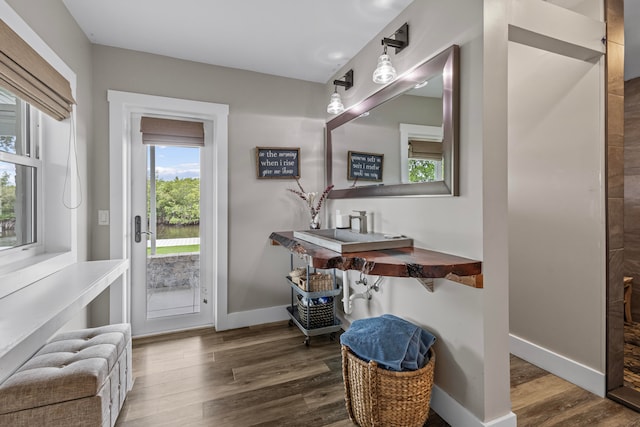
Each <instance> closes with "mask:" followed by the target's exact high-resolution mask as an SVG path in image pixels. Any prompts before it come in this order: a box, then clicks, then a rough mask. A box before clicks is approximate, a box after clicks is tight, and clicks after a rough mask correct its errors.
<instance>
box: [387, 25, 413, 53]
mask: <svg viewBox="0 0 640 427" xmlns="http://www.w3.org/2000/svg"><path fill="white" fill-rule="evenodd" d="M392 36H393V38H389V37H385V38H383V39H382V45H383V46H384V47H385V49H386V47H387V46H391V47H393V48H395V49H396V55H397V54H398V53H400V52H401V51H402V49H404V48H405V47H407V46H409V24H408V23H405V24H404V25H403V26H402V27H400V28H398V30H397V31H396V32H395V33H393V35H392Z"/></svg>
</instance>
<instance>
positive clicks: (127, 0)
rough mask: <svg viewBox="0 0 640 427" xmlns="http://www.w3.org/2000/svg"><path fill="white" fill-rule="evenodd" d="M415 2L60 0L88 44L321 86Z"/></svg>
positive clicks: (404, 0) (408, 0) (356, 0)
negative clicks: (86, 38)
mask: <svg viewBox="0 0 640 427" xmlns="http://www.w3.org/2000/svg"><path fill="white" fill-rule="evenodd" d="M412 1H413V0H268V1H266V0H135V1H131V0H109V1H105V0H63V2H64V4H65V5H66V7H67V9H68V10H69V12H70V13H71V15H73V17H74V19H75V20H76V21H77V22H78V25H80V28H82V30H83V31H84V32H85V34H86V35H87V37H88V38H89V40H91V42H92V43H96V44H101V45H107V46H114V47H119V48H124V49H131V50H136V51H141V52H149V53H154V54H158V55H165V56H170V57H174V58H180V59H185V60H190V61H196V62H203V63H207V64H214V65H220V66H224V67H231V68H239V69H243V70H250V71H257V72H260V73H266V74H273V75H277V76H283V77H289V78H294V79H300V80H306V81H312V82H319V83H326V82H327V81H328V80H329V79H330V78H331V77H332V76H333V75H334V74H335V72H336V71H338V70H339V69H340V68H341V67H342V66H343V65H344V64H345V63H346V62H348V61H349V60H350V59H351V58H352V57H353V56H355V55H356V54H357V53H358V52H359V51H360V50H361V49H362V48H363V47H364V46H365V45H366V44H367V43H368V42H369V41H370V40H371V39H373V38H374V37H375V36H376V35H377V34H378V33H379V32H380V31H382V29H383V28H384V27H386V26H387V24H388V23H389V22H391V21H392V20H393V19H394V18H395V17H397V16H398V14H399V13H400V12H401V11H402V10H404V9H405V8H406V7H407V6H408V5H409V4H410V3H411V2H412Z"/></svg>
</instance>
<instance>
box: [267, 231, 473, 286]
mask: <svg viewBox="0 0 640 427" xmlns="http://www.w3.org/2000/svg"><path fill="white" fill-rule="evenodd" d="M269 239H271V242H272V244H278V245H282V246H284V247H285V248H287V249H288V250H289V251H291V252H293V253H295V254H297V255H300V256H304V257H308V258H309V263H310V265H311V266H312V267H315V268H337V269H338V270H358V271H365V272H366V273H367V274H371V275H374V276H388V277H412V278H415V279H418V280H420V283H422V284H423V285H424V286H425V287H426V288H427V289H429V290H430V291H433V280H432V279H447V280H451V281H453V282H456V283H460V284H463V285H466V286H470V287H472V288H482V287H483V283H482V262H481V261H476V260H472V259H469V258H463V257H459V256H455V255H450V254H445V253H442V252H437V251H431V250H428V249H421V248H416V247H406V248H396V249H383V250H376V251H368V252H353V253H345V254H341V253H338V252H334V251H331V250H329V249H325V248H323V247H321V246H318V245H314V244H312V243H308V242H305V241H303V240H298V239H296V238H294V237H293V231H276V232H273V233H271V235H270V236H269Z"/></svg>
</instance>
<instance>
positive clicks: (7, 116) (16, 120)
mask: <svg viewBox="0 0 640 427" xmlns="http://www.w3.org/2000/svg"><path fill="white" fill-rule="evenodd" d="M23 106H25V107H26V106H27V104H25V103H24V102H23V101H21V100H20V98H17V97H16V96H15V95H13V94H12V93H11V92H8V91H6V90H4V89H2V88H0V151H4V152H6V153H12V154H20V155H23V156H29V154H30V153H29V151H30V150H29V146H28V144H27V143H26V141H27V140H28V134H27V132H28V129H29V126H28V124H27V123H26V122H25V123H23V121H26V117H27V115H26V114H22V112H21V111H22V109H23ZM21 129H24V130H23V131H22V132H21Z"/></svg>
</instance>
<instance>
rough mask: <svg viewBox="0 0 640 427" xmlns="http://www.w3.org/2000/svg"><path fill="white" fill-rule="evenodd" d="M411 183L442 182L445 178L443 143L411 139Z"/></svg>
mask: <svg viewBox="0 0 640 427" xmlns="http://www.w3.org/2000/svg"><path fill="white" fill-rule="evenodd" d="M408 158H409V162H408V166H409V182H432V181H440V180H442V179H443V176H444V169H443V162H442V143H441V142H436V141H428V140H421V139H409V153H408Z"/></svg>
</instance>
